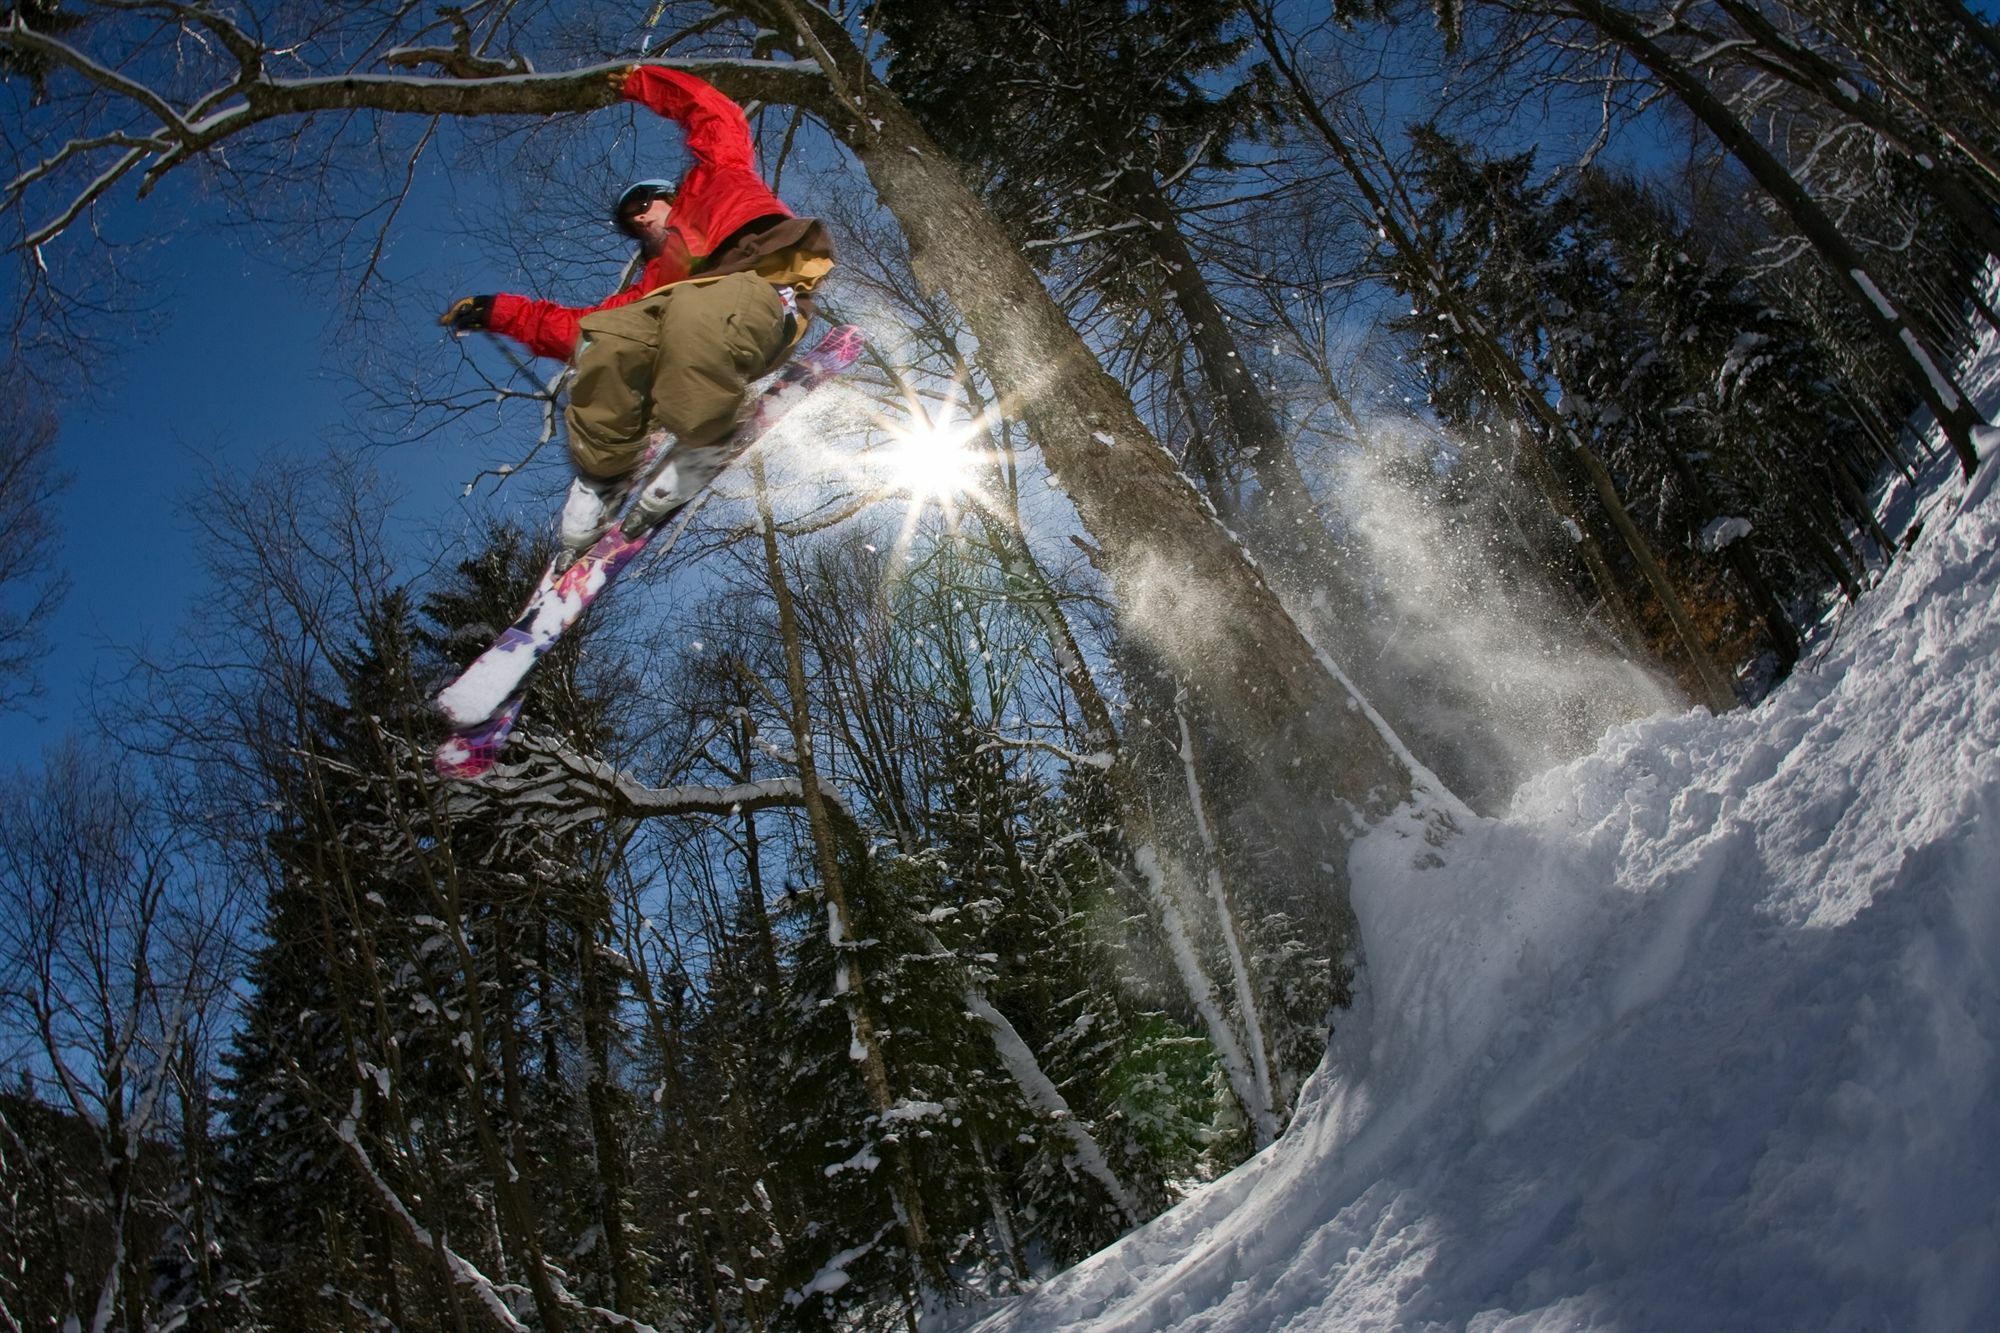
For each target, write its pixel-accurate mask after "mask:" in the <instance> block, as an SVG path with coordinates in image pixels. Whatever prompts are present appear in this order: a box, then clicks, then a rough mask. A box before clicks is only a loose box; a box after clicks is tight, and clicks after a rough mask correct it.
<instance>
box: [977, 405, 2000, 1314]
mask: <svg viewBox="0 0 2000 1333" xmlns="http://www.w3.org/2000/svg"><path fill="white" fill-rule="evenodd" d="M1994 434H1995V435H1996V436H2000V432H1995V433H1994ZM1987 452H1988V453H1989V454H1991V453H1993V452H1994V450H1993V449H1992V447H1991V442H1990V441H1989V442H1988V446H1987ZM1996 474H2000V459H1995V460H1993V461H1992V462H1990V463H1989V464H1988V465H1987V466H1986V467H1985V468H1983V469H1981V476H1980V477H1979V479H1978V481H1977V482H1976V483H1975V485H1974V486H1973V487H1972V489H1971V492H1970V493H1969V494H1967V493H1965V492H1964V490H1963V485H1962V483H1960V482H1957V481H1956V480H1955V479H1954V480H1952V481H1950V482H1946V483H1944V484H1942V485H1941V486H1940V487H1939V488H1938V489H1937V490H1935V491H1934V492H1933V493H1932V494H1931V495H1930V497H1929V498H1928V503H1930V504H1931V505H1932V510H1931V513H1930V517H1929V520H1928V523H1927V526H1926V529H1925V532H1924V535H1923V538H1922V540H1921V542H1920V543H1919V544H1918V545H1917V547H1916V548H1915V549H1914V550H1913V551H1912V552H1910V553H1909V554H1908V555H1907V556H1905V557H1904V558H1903V559H1902V560H1900V561H1899V562H1898V564H1897V565H1896V566H1895V567H1894V568H1892V569H1891V571H1890V572H1889V573H1888V575H1887V576H1886V577H1885V579H1884V581H1883V583H1882V585H1881V587H1879V588H1878V589H1877V590H1876V591H1874V592H1873V593H1872V594H1870V595H1869V596H1868V597H1867V598H1866V599H1864V601H1863V602H1862V604H1861V605H1860V606H1859V607H1857V608H1855V609H1853V610H1852V611H1851V612H1850V613H1849V614H1848V616H1847V618H1846V620H1845V622H1844V624H1842V625H1841V626H1840V627H1839V629H1838V632H1837V633H1836V634H1833V635H1832V636H1831V641H1830V643H1828V644H1826V645H1824V646H1823V647H1822V649H1821V651H1820V655H1819V656H1818V657H1817V658H1816V660H1815V661H1814V662H1813V663H1812V664H1811V665H1810V666H1809V667H1807V668H1802V669H1801V670H1800V671H1799V672H1798V673H1797V674H1796V675H1795V677H1794V678H1793V679H1792V680H1791V681H1789V682H1788V683H1787V684H1786V685H1785V686H1784V687H1782V688H1781V689H1780V690H1779V691H1777V692H1776V693H1775V694H1774V695H1773V696H1772V697H1771V698H1769V699H1768V700H1767V701H1765V702H1764V703H1763V704H1762V705H1760V706H1759V707H1757V708H1755V709H1745V710H1740V711H1739V712H1737V713H1735V714H1732V715H1730V716H1727V717H1723V718H1712V717H1710V716H1708V715H1707V714H1706V713H1705V712H1696V713H1691V714H1686V715H1681V716H1671V715H1666V714H1662V715H1659V716H1656V717H1653V718H1650V719H1646V720H1644V721H1641V722H1638V723H1634V724H1631V725H1628V726H1624V727H1621V728H1619V729H1617V730H1615V731H1613V732H1611V733H1609V734H1608V735H1606V736H1605V737H1604V738H1603V740H1602V742H1601V744H1600V746H1599V748H1598V750H1597V752H1596V753H1595V754H1594V755H1591V756H1590V757H1588V758H1586V759H1583V760H1581V761H1578V762H1576V763H1574V764H1571V765H1569V766H1568V767H1566V768H1562V769H1558V770H1555V771H1553V772H1550V773H1548V774H1545V775H1543V776H1542V777H1541V778H1539V779H1537V780H1536V781H1534V782H1532V783H1530V784H1529V785H1528V787H1527V788H1525V789H1524V790H1523V791H1522V792H1521V793H1520V794H1519V795H1518V796H1517V798H1516V801H1515V806H1514V809H1513V811H1512V812H1511V813H1510V814H1509V815H1508V816H1507V817H1506V818H1504V819H1499V820H1481V819H1476V818H1472V817H1469V816H1466V815H1463V814H1459V815H1457V816H1455V822H1456V823H1457V825H1458V828H1459V832H1458V834H1457V836H1455V837H1453V838H1450V839H1448V840H1446V841H1445V842H1444V843H1443V845H1442V846H1437V847H1433V846H1431V845H1429V844H1428V843H1427V842H1426V841H1425V840H1424V838H1423V837H1422V833H1423V830H1424V828H1425V827H1426V819H1425V812H1421V811H1415V810H1412V811H1409V812H1406V813H1405V814H1404V815H1403V816H1400V817H1399V818H1398V819H1396V820H1393V821H1391V822H1390V823H1389V824H1387V825H1385V826H1383V827H1382V828H1381V829H1378V830H1377V831H1376V832H1375V833H1373V834H1371V835H1370V836H1369V837H1368V838H1366V839H1364V840H1363V841H1362V843H1361V844H1360V845H1359V846H1358V848H1357V850H1356V852H1355V856H1354V861H1353V872H1354V882H1355V884H1356V885H1357V906H1358V908H1359V910H1360V912H1361V916H1362V927H1363V932H1364V938H1365V942H1366V948H1367V955H1368V958H1369V960H1370V974H1369V977H1368V979H1367V986H1366V995H1365V999H1364V1007H1363V1009H1362V1010H1361V1011H1360V1012H1357V1013H1355V1014H1351V1015H1349V1016H1347V1018H1346V1020H1345V1022H1344V1023H1343V1028H1342V1031H1341V1032H1340V1033H1338V1034H1336V1036H1335V1039H1334V1048H1333V1050H1332V1052H1331V1054H1330V1056H1329V1059H1328V1061H1327V1063H1326V1064H1325V1065H1323V1066H1322V1068H1321V1070H1320V1072H1319V1074H1317V1075H1316V1076H1315V1077H1314V1079H1313V1081H1312V1082H1311V1084H1310V1085H1309V1086H1308V1088H1307V1090H1306V1092H1305V1095H1304V1097H1303V1098H1302V1104H1301V1107H1300V1110H1299V1112H1298V1115H1297V1118H1296V1120H1295V1123H1294V1125H1293V1127H1292V1129H1291V1130H1290V1131H1289V1132H1288V1133H1287V1134H1286V1136H1285V1137H1284V1138H1283V1139H1282V1140H1280V1141H1279V1142H1278V1143H1277V1144H1276V1145H1275V1146H1274V1147H1273V1148H1271V1149H1270V1150H1269V1151H1267V1152H1265V1153H1264V1154H1262V1155H1260V1156H1259V1157H1258V1158H1256V1159H1254V1160H1253V1161H1251V1162H1249V1163H1246V1164H1245V1165H1244V1166H1243V1167H1242V1168H1241V1169H1239V1170H1238V1171H1236V1172H1235V1173H1233V1174H1232V1175H1230V1176H1229V1177H1227V1178H1226V1179H1224V1180H1222V1181H1220V1182H1217V1183H1216V1184H1215V1185H1214V1186H1212V1187H1210V1188H1209V1189H1207V1190H1205V1191H1203V1192H1202V1193H1200V1194H1198V1195H1196V1196H1195V1197H1193V1198H1191V1199H1189V1200H1188V1201H1187V1202H1186V1203H1185V1204H1183V1205H1182V1206H1181V1207H1179V1208H1177V1209H1175V1210H1174V1211H1172V1212H1170V1213H1168V1214H1166V1215H1165V1216H1163V1217H1161V1218H1159V1219H1157V1220H1156V1221H1154V1222H1153V1223H1152V1224H1150V1225H1149V1226H1147V1227H1145V1228H1144V1229H1142V1230H1140V1231H1138V1232H1136V1233H1134V1234H1133V1235H1132V1236H1129V1237H1127V1238H1126V1239H1125V1240H1124V1241H1123V1242H1121V1243H1120V1244H1118V1245H1116V1246H1114V1247H1112V1248H1111V1249H1109V1250H1106V1251H1105V1252H1103V1253H1101V1254H1099V1255H1097V1256H1094V1257H1093V1258H1092V1259H1090V1260H1088V1261H1086V1262H1085V1263H1083V1264H1081V1265H1079V1266H1078V1267H1077V1268H1075V1269H1073V1270H1071V1271H1069V1272H1067V1273H1065V1274H1063V1275H1061V1276H1060V1277H1058V1278H1057V1279H1055V1280H1054V1281H1052V1282H1051V1283H1049V1284H1048V1285H1047V1286H1046V1287H1044V1288H1042V1289H1040V1290H1038V1291H1036V1292H1034V1293H1032V1294H1030V1295H1028V1296H1025V1297H1022V1298H1020V1299H1018V1300H1015V1301H1013V1302H1011V1303H1009V1304H1007V1305H1004V1306H1001V1307H998V1308H997V1309H995V1310H993V1311H992V1312H991V1313H990V1314H989V1316H988V1318H986V1319H985V1320H984V1321H983V1322H981V1323H980V1324H979V1325H978V1327H979V1328H980V1329H981V1330H982V1331H983V1333H998V1331H999V1330H1042V1329H1071V1328H1090V1329H1132V1330H1142V1329H1166V1328H1174V1329H1190V1330H1192V1329H1206V1330H1230V1331H1232V1333H1233V1331H1236V1330H1260V1331H1261V1330H1271V1329H1377V1328H1410V1329H1431V1328H1442V1329H1470V1330H1478V1331H1480V1333H1488V1331H1492V1330H1502V1329H1504V1330H1531V1329H1532V1330H1555V1329H1564V1330H1573V1329H1617V1330H1621V1333H1638V1331H1640V1330H1676V1331H1678V1330H1711V1329H1717V1330H1719V1329H1760V1330H1761V1329H1804V1330H1843V1329H1856V1330H1859V1329H1870V1330H1874V1329H1882V1330H1898V1331H1900V1330H1972V1329H2000V495H1995V494H1994V492H1995V490H1996V489H2000V487H1996V484H1995V477H1996ZM1436 813H1437V812H1435V811H1433V812H1430V818H1431V820H1432V821H1434V820H1435V818H1436Z"/></svg>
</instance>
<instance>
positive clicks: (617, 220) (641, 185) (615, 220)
mask: <svg viewBox="0 0 2000 1333" xmlns="http://www.w3.org/2000/svg"><path fill="white" fill-rule="evenodd" d="M679 188H680V187H679V186H677V185H675V184H674V183H673V182H672V181H658V180H654V181H634V182H633V183H632V184H630V185H628V186H626V187H625V193H623V194H621V195H619V196H618V202H617V203H615V204H613V205H612V206H611V225H612V226H614V227H616V228H618V230H620V231H622V232H624V233H625V234H626V235H627V236H630V237H632V238H634V239H635V240H636V239H637V238H638V235H639V233H638V232H636V231H634V230H632V219H633V218H635V217H637V216H638V215H639V214H640V213H643V212H644V211H645V210H646V206H647V205H648V204H650V203H652V202H653V201H654V200H655V199H664V200H666V201H667V202H668V203H672V202H673V199H674V195H675V194H676V193H677V192H678V190H679Z"/></svg>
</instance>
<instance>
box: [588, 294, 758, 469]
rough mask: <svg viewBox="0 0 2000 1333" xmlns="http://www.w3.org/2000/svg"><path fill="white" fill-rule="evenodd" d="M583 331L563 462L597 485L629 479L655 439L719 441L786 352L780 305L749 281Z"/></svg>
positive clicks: (630, 308)
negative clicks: (658, 434) (753, 385)
mask: <svg viewBox="0 0 2000 1333" xmlns="http://www.w3.org/2000/svg"><path fill="white" fill-rule="evenodd" d="M579 328H580V329H581V333H580V335H579V336H578V338H577V344H576V359H575V363H574V364H575V366H576V374H575V376H574V377H573V378H572V379H571V381H570V388H569V410H568V413H567V420H568V422H569V453H570V459H571V461H572V462H574V463H575V464H576V469H577V471H578V472H580V473H582V474H583V475H584V476H586V477H591V478H593V479H596V480H600V481H606V480H614V479H617V478H620V477H623V476H624V475H625V474H626V473H627V472H629V471H630V470H631V469H632V466H633V464H634V463H636V462H637V461H638V458H639V454H640V452H641V451H642V449H643V447H644V444H645V440H646V436H647V435H649V434H650V433H652V432H653V431H656V430H667V431H671V432H673V434H674V436H675V438H676V439H677V440H678V441H680V442H682V443H686V444H695V445H702V444H711V443H713V442H714V441H716V440H718V439H720V438H721V437H722V436H723V435H725V434H726V433H728V431H729V428H730V427H731V426H733V425H734V424H735V422H736V414H737V412H738V411H739V410H740V409H741V408H742V406H743V398H744V392H745V390H746V389H747V387H748V386H749V384H750V382H751V381H752V380H754V379H757V378H758V377H759V376H761V375H763V374H765V373H766V372H767V371H769V369H770V368H771V366H772V365H773V364H775V363H776V362H777V361H778V359H779V358H780V357H781V356H782V355H783V354H784V350H785V308H784V305H783V303H781V302H780V301H779V299H778V294H777V292H776V291H774V290H773V289H772V287H771V284H770V283H768V282H766V281H765V280H764V279H763V278H761V277H759V276H758V275H757V274H755V273H731V274H729V275H728V276H726V277H721V278H713V279H700V278H696V279H692V280H690V281H687V282H677V283H675V284H674V285H673V286H671V287H667V288H663V289H662V290H660V291H658V292H655V293H653V294H652V295H651V296H646V297H642V298H641V299H639V300H637V301H633V302H632V303H630V304H629V305H621V306H614V307H612V308H611V309H609V310H600V311H597V312H596V313H595V314H590V315H585V316H584V317H583V319H582V320H581V321H580V323H579Z"/></svg>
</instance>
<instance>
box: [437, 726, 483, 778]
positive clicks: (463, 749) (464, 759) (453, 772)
mask: <svg viewBox="0 0 2000 1333" xmlns="http://www.w3.org/2000/svg"><path fill="white" fill-rule="evenodd" d="M497 757H498V747H496V746H492V745H479V744H475V743H474V742H472V741H469V740H467V739H466V738H465V737H463V736H452V737H449V738H447V739H446V740H445V741H444V743H443V744H441V745H439V746H438V747H437V753H436V754H434V755H432V756H431V767H432V768H434V769H436V770H437V775H438V776H439V777H441V778H449V779H451V780H452V781H455V782H476V781H477V780H479V779H480V778H483V777H485V776H486V775H487V773H489V772H491V771H492V769H493V761H494V759H495V758H497Z"/></svg>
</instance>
